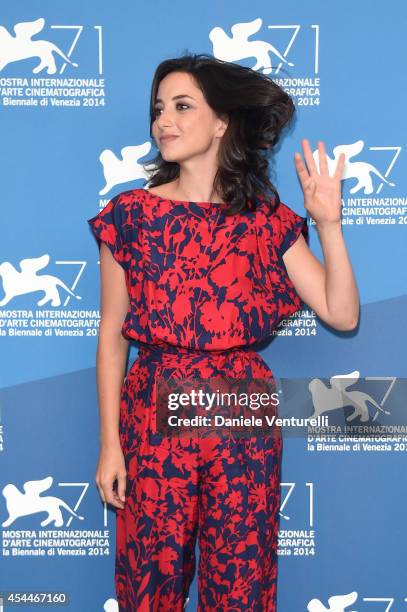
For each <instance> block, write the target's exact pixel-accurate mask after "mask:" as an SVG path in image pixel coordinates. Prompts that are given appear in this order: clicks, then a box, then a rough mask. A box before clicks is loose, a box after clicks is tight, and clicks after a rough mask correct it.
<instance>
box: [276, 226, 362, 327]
mask: <svg viewBox="0 0 407 612" xmlns="http://www.w3.org/2000/svg"><path fill="white" fill-rule="evenodd" d="M317 229H318V235H319V239H320V241H321V246H322V251H323V255H324V263H325V265H322V264H321V262H320V261H319V260H318V259H317V258H316V257H315V255H314V254H313V253H312V252H311V251H310V249H309V248H308V245H307V243H306V242H305V240H304V237H303V236H302V234H300V235H299V236H298V238H297V240H296V241H295V242H294V244H293V245H292V246H291V247H290V248H288V249H287V250H286V252H285V253H284V255H283V260H284V264H285V266H286V269H287V273H288V276H289V278H290V280H291V281H292V283H293V285H294V287H295V290H296V291H297V293H298V295H299V296H300V298H301V299H302V300H303V301H304V302H305V303H306V304H308V306H310V308H312V309H313V310H314V311H315V312H316V314H317V315H318V316H319V317H320V318H321V319H322V320H323V321H325V322H326V323H327V324H328V325H330V326H331V327H333V328H335V329H338V330H341V331H346V330H351V329H354V328H355V327H356V326H357V323H358V320H359V295H358V289H357V286H356V281H355V277H354V274H353V270H352V265H351V262H350V260H349V256H348V252H347V248H346V244H345V241H344V239H343V235H342V229H341V223H340V221H339V222H332V223H326V224H321V226H319V225H318V224H317Z"/></svg>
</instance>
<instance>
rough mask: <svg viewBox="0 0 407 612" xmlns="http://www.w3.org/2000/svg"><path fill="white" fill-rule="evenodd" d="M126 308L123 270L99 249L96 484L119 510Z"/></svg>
mask: <svg viewBox="0 0 407 612" xmlns="http://www.w3.org/2000/svg"><path fill="white" fill-rule="evenodd" d="M128 306H129V297H128V292H127V287H126V281H125V272H124V269H123V268H122V267H121V266H120V264H119V263H117V261H116V260H115V259H114V258H113V256H112V254H111V252H110V251H109V249H108V247H107V246H106V245H105V244H104V243H102V244H101V248H100V311H101V312H100V316H101V318H100V327H99V339H98V346H97V353H96V376H97V387H98V398H99V415H100V422H99V424H100V432H99V435H100V449H101V460H100V462H99V465H98V469H97V473H96V483H97V485H98V487H99V490H101V494H102V499H103V501H106V502H108V503H111V504H113V505H116V506H119V507H122V505H121V504H119V503H118V498H117V496H115V495H114V491H113V490H112V484H113V482H114V480H115V478H117V480H118V497H122V496H124V492H125V479H126V472H125V468H124V463H123V457H122V453H121V448H120V439H119V413H120V392H121V388H122V385H123V380H124V376H125V368H126V363H127V356H128V350H129V343H128V341H127V340H126V339H125V338H123V336H122V334H121V328H122V325H123V321H124V318H125V316H126V314H127V310H128Z"/></svg>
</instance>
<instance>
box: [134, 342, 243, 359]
mask: <svg viewBox="0 0 407 612" xmlns="http://www.w3.org/2000/svg"><path fill="white" fill-rule="evenodd" d="M253 350H255V349H254V347H253V345H247V344H246V345H243V346H234V347H231V348H227V349H196V348H189V347H185V346H178V345H173V344H147V343H142V344H141V343H140V347H139V355H140V357H150V356H151V357H155V356H157V357H160V356H162V355H165V354H170V355H171V354H173V355H189V356H191V357H195V356H206V357H210V356H211V355H213V356H217V355H219V356H221V355H222V356H227V355H233V354H234V353H241V352H245V353H246V352H249V351H253Z"/></svg>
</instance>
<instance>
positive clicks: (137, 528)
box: [115, 437, 198, 612]
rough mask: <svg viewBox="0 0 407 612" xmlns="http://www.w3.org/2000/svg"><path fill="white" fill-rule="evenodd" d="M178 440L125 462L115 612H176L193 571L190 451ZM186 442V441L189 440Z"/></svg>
mask: <svg viewBox="0 0 407 612" xmlns="http://www.w3.org/2000/svg"><path fill="white" fill-rule="evenodd" d="M187 444H188V442H186V443H185V441H184V442H183V441H182V440H178V441H177V440H175V439H174V440H171V439H166V440H162V441H161V442H160V443H158V444H157V445H154V444H150V442H149V440H148V437H146V438H145V439H144V440H143V442H142V443H141V445H140V447H139V448H138V449H137V450H136V452H135V454H134V456H133V457H132V459H131V460H130V461H129V466H128V471H129V478H130V480H129V482H130V483H131V485H130V486H131V488H130V491H129V495H128V497H127V502H126V506H125V508H124V509H123V510H122V509H118V510H117V530H116V534H117V535H116V538H117V550H116V574H115V576H116V593H117V598H118V603H119V609H120V611H121V612H182V611H183V609H184V604H185V601H186V598H187V596H188V592H189V587H190V584H191V582H192V580H193V577H194V573H195V564H196V560H195V544H196V535H197V524H198V515H197V513H198V505H197V475H196V453H195V452H194V450H193V447H192V446H189V447H188V446H187ZM190 444H191V442H190Z"/></svg>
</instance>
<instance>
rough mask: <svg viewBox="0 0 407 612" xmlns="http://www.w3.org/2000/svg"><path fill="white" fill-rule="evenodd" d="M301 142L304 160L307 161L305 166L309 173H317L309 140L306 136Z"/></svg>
mask: <svg viewBox="0 0 407 612" xmlns="http://www.w3.org/2000/svg"><path fill="white" fill-rule="evenodd" d="M301 143H302V148H303V150H304V157H305V161H306V162H307V168H308V171H309V173H310V174H311V175H312V174H318V169H317V166H316V164H315V160H314V158H313V155H312V151H311V146H310V144H309V141H308V140H307V139H306V138H303V139H302V141H301Z"/></svg>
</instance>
